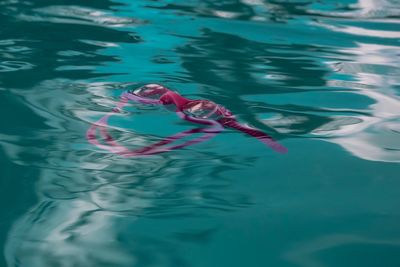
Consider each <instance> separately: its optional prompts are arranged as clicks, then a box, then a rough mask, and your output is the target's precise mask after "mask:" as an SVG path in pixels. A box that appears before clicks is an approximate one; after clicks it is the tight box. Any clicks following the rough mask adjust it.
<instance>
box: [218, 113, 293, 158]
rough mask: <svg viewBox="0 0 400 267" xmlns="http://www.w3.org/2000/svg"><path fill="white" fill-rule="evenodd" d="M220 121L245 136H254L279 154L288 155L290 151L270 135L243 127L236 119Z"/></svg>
mask: <svg viewBox="0 0 400 267" xmlns="http://www.w3.org/2000/svg"><path fill="white" fill-rule="evenodd" d="M218 121H219V122H220V123H221V124H222V125H223V126H226V127H230V128H233V129H236V130H238V131H241V132H243V133H245V134H248V135H250V136H253V137H255V138H257V139H258V140H260V141H261V142H262V143H264V144H265V145H267V146H269V147H270V148H272V149H273V150H275V151H276V152H279V153H282V154H283V153H286V152H287V151H288V150H287V148H286V147H284V146H283V145H281V144H279V143H278V142H276V141H275V140H274V139H272V137H271V136H269V135H268V134H266V133H264V132H262V131H260V130H258V129H254V128H250V127H248V126H245V125H242V124H240V123H239V122H238V121H236V119H234V118H222V119H220V120H218Z"/></svg>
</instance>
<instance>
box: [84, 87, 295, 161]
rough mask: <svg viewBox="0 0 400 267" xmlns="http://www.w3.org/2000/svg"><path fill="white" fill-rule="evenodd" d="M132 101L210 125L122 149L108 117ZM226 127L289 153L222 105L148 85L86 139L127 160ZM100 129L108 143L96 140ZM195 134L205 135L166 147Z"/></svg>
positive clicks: (124, 96) (206, 136)
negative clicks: (111, 132)
mask: <svg viewBox="0 0 400 267" xmlns="http://www.w3.org/2000/svg"><path fill="white" fill-rule="evenodd" d="M129 100H132V101H135V102H139V103H142V104H153V105H165V106H172V107H173V108H174V109H175V112H176V113H177V115H178V116H179V117H180V118H182V119H184V120H186V121H189V122H192V123H197V124H201V125H207V126H208V127H201V128H195V129H191V130H187V131H184V132H181V133H178V134H175V135H172V136H169V137H167V138H164V139H163V140H161V141H159V142H157V143H154V144H152V145H148V146H146V147H143V148H139V149H135V150H131V149H128V148H127V147H125V146H122V145H120V144H119V143H118V142H116V141H115V139H114V138H113V137H112V136H111V135H110V134H109V133H108V131H107V124H108V119H109V117H110V116H112V115H113V114H115V113H119V112H121V110H122V108H123V107H124V106H125V105H126V104H127V103H128V101H129ZM224 127H229V128H233V129H236V130H238V131H241V132H243V133H245V134H248V135H250V136H253V137H255V138H257V139H258V140H259V141H261V142H262V143H264V144H265V145H267V146H269V147H270V148H272V149H273V150H275V151H277V152H279V153H286V152H287V149H286V148H285V147H284V146H282V145H280V144H279V143H277V142H276V141H274V140H273V139H272V138H271V137H270V136H269V135H267V134H266V133H264V132H262V131H260V130H257V129H254V128H251V127H248V126H245V125H242V124H240V123H239V122H238V121H237V120H236V119H235V117H234V115H233V114H232V112H230V111H229V110H227V109H226V108H224V107H223V106H221V105H218V104H216V103H214V102H212V101H209V100H192V99H187V98H185V97H183V96H181V95H179V94H178V93H176V92H174V91H171V90H169V89H168V88H166V87H164V86H162V85H158V84H148V85H145V86H142V87H140V88H138V89H136V90H131V91H127V92H125V93H123V94H122V95H121V100H120V102H119V103H118V104H117V106H116V107H115V108H114V109H113V110H112V111H111V112H109V113H108V114H106V115H105V116H104V117H102V118H101V119H100V120H98V121H97V122H96V123H94V124H93V125H92V126H91V127H90V128H89V130H88V131H87V134H86V137H87V139H88V141H89V142H90V143H91V144H93V145H96V146H97V147H99V148H102V149H106V150H108V151H110V152H113V153H117V154H119V155H122V156H125V157H132V156H144V155H152V154H158V153H162V152H166V151H171V150H174V149H178V148H183V147H186V146H189V145H193V144H196V143H200V142H204V141H206V140H209V139H210V138H212V137H214V136H215V135H216V134H218V133H220V132H221V131H223V130H224ZM97 130H99V132H100V134H101V135H102V137H103V139H104V142H105V143H106V144H103V143H101V142H100V141H99V140H98V139H97V138H96V133H97ZM196 133H203V135H202V136H200V137H197V138H194V139H192V140H189V141H186V142H184V143H182V144H178V145H172V146H166V145H168V144H170V143H173V142H175V141H177V140H179V139H182V138H184V137H186V136H189V135H192V134H196Z"/></svg>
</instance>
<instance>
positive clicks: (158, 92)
mask: <svg viewBox="0 0 400 267" xmlns="http://www.w3.org/2000/svg"><path fill="white" fill-rule="evenodd" d="M167 92H168V89H167V88H165V87H164V86H161V85H159V84H147V85H144V86H142V87H139V88H138V89H136V90H133V91H132V92H131V93H132V94H134V95H137V96H140V97H144V98H151V99H160V97H161V96H162V95H163V94H165V93H167Z"/></svg>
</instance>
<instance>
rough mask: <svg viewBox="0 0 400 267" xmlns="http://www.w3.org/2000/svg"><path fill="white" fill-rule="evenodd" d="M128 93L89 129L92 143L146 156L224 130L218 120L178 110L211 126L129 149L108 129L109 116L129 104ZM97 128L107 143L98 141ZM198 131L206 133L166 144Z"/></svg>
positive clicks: (206, 138) (184, 117)
mask: <svg viewBox="0 0 400 267" xmlns="http://www.w3.org/2000/svg"><path fill="white" fill-rule="evenodd" d="M127 95H128V96H129V95H130V94H123V95H122V97H121V101H120V102H119V103H118V104H117V106H116V108H114V109H113V111H112V112H110V113H108V114H107V115H105V116H104V117H102V118H101V119H100V120H98V121H97V122H96V123H94V124H93V125H92V126H91V127H90V128H89V129H88V131H87V134H86V137H87V139H88V141H89V142H90V143H91V144H93V145H95V146H97V147H99V148H101V149H105V150H108V151H110V152H112V153H115V154H118V155H121V156H124V157H134V156H146V155H153V154H158V153H163V152H167V151H171V150H174V149H178V148H183V147H186V146H190V145H194V144H197V143H200V142H204V141H206V140H209V139H211V138H212V137H214V136H215V135H216V134H217V133H219V132H221V131H222V130H223V127H222V126H221V125H220V124H219V123H218V122H216V121H212V120H202V119H197V118H191V117H189V116H187V115H185V114H183V113H182V112H179V111H178V112H177V113H178V115H179V116H180V117H181V118H182V119H185V120H187V121H190V122H195V123H200V124H204V125H210V126H211V127H208V128H195V129H191V130H187V131H184V132H181V133H177V134H175V135H172V136H169V137H167V138H164V139H163V140H161V141H159V142H157V143H155V144H152V145H149V146H146V147H143V148H139V149H135V150H131V149H128V148H127V147H124V146H122V145H120V144H119V143H118V142H117V141H115V140H114V138H113V137H112V136H111V135H110V134H109V133H108V131H107V126H108V118H109V117H111V116H112V115H113V114H115V113H119V112H120V110H121V109H122V107H124V106H125V105H126V104H127V101H128V97H127ZM129 99H130V97H129ZM141 100H143V99H141ZM140 102H142V103H143V101H140ZM97 129H99V131H100V134H101V135H102V136H103V138H104V140H105V142H106V143H107V145H105V144H102V143H100V142H99V141H98V139H97V138H96V132H97ZM196 133H204V135H202V136H200V137H197V138H195V139H192V140H189V141H186V142H184V143H182V144H178V145H174V146H169V147H165V145H167V144H170V143H172V142H174V141H176V140H179V139H182V138H184V137H186V136H190V135H192V134H196Z"/></svg>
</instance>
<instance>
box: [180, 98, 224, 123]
mask: <svg viewBox="0 0 400 267" xmlns="http://www.w3.org/2000/svg"><path fill="white" fill-rule="evenodd" d="M183 112H184V113H185V114H187V115H189V116H193V117H195V118H201V119H218V118H220V117H221V116H222V114H221V112H219V106H218V105H217V104H215V103H214V102H211V101H206V100H200V101H193V102H190V103H188V104H186V105H185V106H184V107H183Z"/></svg>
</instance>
